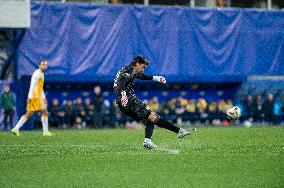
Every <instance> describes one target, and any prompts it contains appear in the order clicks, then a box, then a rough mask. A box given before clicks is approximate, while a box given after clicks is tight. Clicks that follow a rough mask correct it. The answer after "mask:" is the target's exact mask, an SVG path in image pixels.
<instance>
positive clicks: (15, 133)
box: [11, 129, 20, 136]
mask: <svg viewBox="0 0 284 188" xmlns="http://www.w3.org/2000/svg"><path fill="white" fill-rule="evenodd" d="M11 132H12V133H13V135H15V136H20V131H19V130H17V129H12V130H11Z"/></svg>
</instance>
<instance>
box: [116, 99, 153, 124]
mask: <svg viewBox="0 0 284 188" xmlns="http://www.w3.org/2000/svg"><path fill="white" fill-rule="evenodd" d="M116 103H117V104H118V107H119V109H120V111H121V112H122V113H123V114H125V115H127V116H130V117H131V118H133V119H134V120H135V121H139V120H144V121H147V119H148V117H149V115H150V114H151V112H152V111H151V109H150V108H149V107H147V105H146V104H145V103H143V102H142V101H140V100H139V99H138V98H131V99H128V103H127V105H126V106H122V105H121V102H120V101H116Z"/></svg>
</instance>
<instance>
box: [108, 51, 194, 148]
mask: <svg viewBox="0 0 284 188" xmlns="http://www.w3.org/2000/svg"><path fill="white" fill-rule="evenodd" d="M148 64H149V62H148V61H147V60H146V59H145V58H144V57H142V56H137V57H135V58H134V59H133V60H132V62H131V64H130V65H128V66H126V67H123V68H122V69H121V70H120V71H119V72H118V73H117V74H116V78H115V80H114V85H113V88H114V93H115V96H116V103H117V104H118V107H119V109H120V110H121V112H123V113H124V114H125V115H128V116H130V117H131V118H133V119H134V120H136V121H139V120H143V121H144V123H145V139H144V142H143V146H144V147H145V148H149V149H152V148H156V147H157V146H156V145H155V144H154V143H153V142H152V141H151V137H152V134H153V130H154V125H157V126H158V127H162V128H165V129H168V130H170V131H172V132H175V133H177V134H178V137H179V138H183V137H185V136H187V135H189V134H191V133H192V131H193V129H190V130H185V129H182V128H179V127H176V126H175V125H173V124H172V123H170V122H168V121H166V120H164V119H163V118H161V117H160V116H159V115H157V114H156V113H155V112H153V111H151V109H150V108H149V107H147V106H146V104H144V103H143V102H142V101H141V100H139V99H138V98H137V97H136V95H135V94H134V85H135V79H136V78H138V79H140V80H154V81H157V82H160V83H163V84H165V83H166V79H165V78H164V77H162V76H148V75H145V74H143V73H142V72H143V70H144V69H145V68H146V67H147V66H148Z"/></svg>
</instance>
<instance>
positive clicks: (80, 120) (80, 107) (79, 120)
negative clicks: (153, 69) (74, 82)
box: [74, 97, 86, 129]
mask: <svg viewBox="0 0 284 188" xmlns="http://www.w3.org/2000/svg"><path fill="white" fill-rule="evenodd" d="M74 107H75V114H76V127H77V128H78V129H81V128H85V127H86V109H85V105H84V104H83V101H82V98H81V97H78V98H77V100H76V103H75V106H74Z"/></svg>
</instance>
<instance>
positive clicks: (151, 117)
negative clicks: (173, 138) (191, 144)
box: [148, 112, 195, 138]
mask: <svg viewBox="0 0 284 188" xmlns="http://www.w3.org/2000/svg"><path fill="white" fill-rule="evenodd" d="M148 120H149V121H151V122H152V123H154V124H155V125H157V126H158V127H162V128H165V129H168V130H170V131H172V132H174V133H177V134H178V137H179V138H183V137H185V136H187V135H190V134H191V133H192V132H193V131H194V130H195V129H192V130H185V129H182V128H179V127H177V126H175V125H174V124H172V123H170V122H168V121H167V120H164V119H163V118H161V117H160V116H159V115H157V114H156V113H154V112H151V114H150V115H149V117H148Z"/></svg>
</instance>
